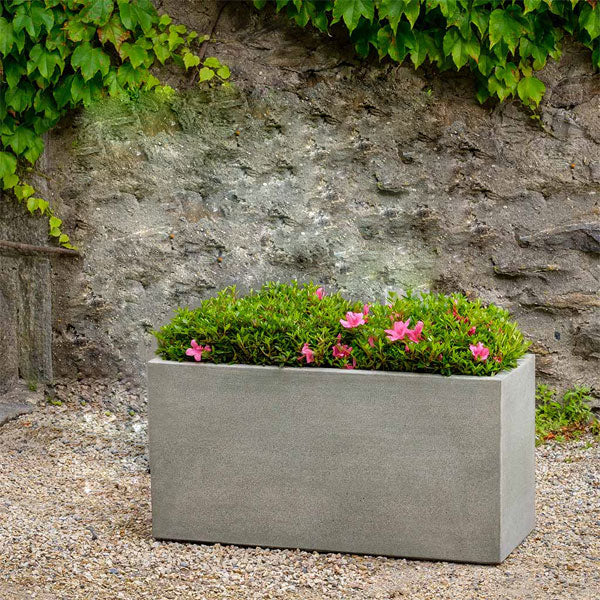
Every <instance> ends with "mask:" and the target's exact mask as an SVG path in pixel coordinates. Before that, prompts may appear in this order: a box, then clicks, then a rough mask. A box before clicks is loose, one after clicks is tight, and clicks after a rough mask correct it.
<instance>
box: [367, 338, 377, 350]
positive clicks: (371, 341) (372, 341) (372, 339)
mask: <svg viewBox="0 0 600 600" xmlns="http://www.w3.org/2000/svg"><path fill="white" fill-rule="evenodd" d="M367 341H368V342H369V346H371V348H375V338H374V337H373V336H372V335H370V336H369V339H368V340H367Z"/></svg>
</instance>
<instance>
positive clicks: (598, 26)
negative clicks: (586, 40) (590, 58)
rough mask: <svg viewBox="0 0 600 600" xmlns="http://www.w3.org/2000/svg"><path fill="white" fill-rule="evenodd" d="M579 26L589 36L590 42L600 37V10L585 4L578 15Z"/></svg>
mask: <svg viewBox="0 0 600 600" xmlns="http://www.w3.org/2000/svg"><path fill="white" fill-rule="evenodd" d="M579 26H580V27H581V28H582V29H585V30H586V31H587V32H588V33H589V34H590V37H591V38H592V40H595V39H596V38H597V37H598V36H599V35H600V9H596V8H592V7H591V6H590V5H589V4H586V5H585V6H584V7H583V8H582V9H581V14H580V15H579Z"/></svg>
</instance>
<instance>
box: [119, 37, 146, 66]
mask: <svg viewBox="0 0 600 600" xmlns="http://www.w3.org/2000/svg"><path fill="white" fill-rule="evenodd" d="M121 56H123V57H126V58H129V61H130V62H131V64H132V66H133V68H134V69H137V68H138V67H139V66H140V65H143V64H145V63H146V61H147V60H148V58H149V56H148V52H146V50H145V49H144V48H142V46H140V44H139V43H135V44H128V43H127V42H126V43H124V44H123V45H122V46H121Z"/></svg>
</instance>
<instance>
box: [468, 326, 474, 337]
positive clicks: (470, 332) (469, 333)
mask: <svg viewBox="0 0 600 600" xmlns="http://www.w3.org/2000/svg"><path fill="white" fill-rule="evenodd" d="M475 329H476V327H475V325H473V327H471V329H469V331H467V335H473V334H474V333H475Z"/></svg>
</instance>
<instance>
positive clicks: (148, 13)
mask: <svg viewBox="0 0 600 600" xmlns="http://www.w3.org/2000/svg"><path fill="white" fill-rule="evenodd" d="M144 6H145V7H146V8H144ZM119 14H120V16H121V21H122V22H123V25H125V27H127V29H131V30H132V31H133V30H135V28H136V27H137V26H138V25H139V26H140V27H141V28H142V31H143V32H144V33H148V32H149V31H150V29H152V25H153V24H154V23H155V21H158V18H157V14H156V10H155V9H154V7H153V6H152V5H151V4H144V5H142V4H141V3H140V2H137V3H136V4H134V3H132V2H129V0H119Z"/></svg>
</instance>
